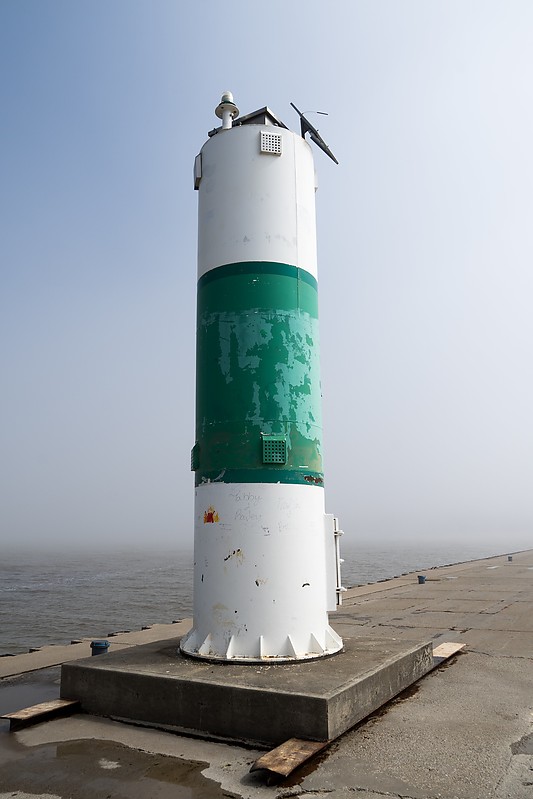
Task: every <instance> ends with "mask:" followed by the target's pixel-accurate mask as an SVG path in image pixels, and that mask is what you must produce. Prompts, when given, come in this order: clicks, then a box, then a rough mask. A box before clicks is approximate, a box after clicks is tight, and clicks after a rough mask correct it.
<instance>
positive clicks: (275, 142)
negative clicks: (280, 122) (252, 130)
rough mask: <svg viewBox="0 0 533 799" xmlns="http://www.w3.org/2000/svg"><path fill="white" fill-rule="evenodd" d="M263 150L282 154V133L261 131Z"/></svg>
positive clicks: (270, 153)
mask: <svg viewBox="0 0 533 799" xmlns="http://www.w3.org/2000/svg"><path fill="white" fill-rule="evenodd" d="M261 152H262V153H268V154H269V155H281V133H267V131H266V130H262V131H261Z"/></svg>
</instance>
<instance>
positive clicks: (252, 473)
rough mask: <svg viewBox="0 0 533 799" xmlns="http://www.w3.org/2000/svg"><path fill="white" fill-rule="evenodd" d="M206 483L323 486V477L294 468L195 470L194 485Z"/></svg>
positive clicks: (316, 473)
mask: <svg viewBox="0 0 533 799" xmlns="http://www.w3.org/2000/svg"><path fill="white" fill-rule="evenodd" d="M208 483H283V484H284V485H308V486H315V487H317V488H323V487H324V477H323V476H322V474H319V473H318V472H308V471H304V470H303V469H302V470H301V471H296V470H295V469H282V470H280V469H226V470H224V472H223V473H221V472H200V471H199V472H196V475H195V486H196V487H198V486H202V485H207V484H208Z"/></svg>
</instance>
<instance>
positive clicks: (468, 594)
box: [0, 551, 533, 799]
mask: <svg viewBox="0 0 533 799" xmlns="http://www.w3.org/2000/svg"><path fill="white" fill-rule="evenodd" d="M425 575H426V582H425V583H424V584H419V583H418V580H417V575H416V574H411V575H404V576H402V577H399V578H395V579H393V580H388V581H386V582H380V583H376V584H373V585H368V586H361V587H358V588H354V589H350V590H349V591H348V592H347V593H346V594H345V595H344V599H345V601H344V604H343V606H342V608H340V609H339V610H338V611H337V613H335V614H333V615H332V624H333V626H334V627H335V628H336V629H337V630H338V632H339V633H340V634H341V635H342V636H343V638H344V639H345V640H348V639H351V640H353V639H357V638H372V639H374V640H375V641H379V640H391V639H396V640H398V641H400V642H401V641H411V640H413V639H419V640H432V641H433V643H434V645H435V646H437V645H438V644H439V643H440V642H442V641H457V642H461V643H466V645H467V646H466V649H465V650H464V651H463V653H461V654H459V655H457V656H456V657H455V658H454V659H453V660H452V661H451V662H449V663H447V664H446V665H444V666H442V667H440V668H437V669H436V670H434V671H432V672H431V673H430V674H428V675H427V676H425V677H424V678H422V679H421V680H420V681H419V682H418V683H416V684H415V686H413V687H412V688H411V689H409V691H408V692H406V694H404V695H401V696H400V697H398V698H397V699H396V700H394V701H393V702H392V703H390V704H389V705H387V706H386V707H385V708H383V709H382V710H381V711H380V712H378V713H377V714H375V715H374V716H371V717H370V718H369V719H367V720H366V721H364V722H362V723H360V724H359V725H357V727H355V728H354V729H352V730H350V731H348V732H346V733H345V734H344V735H343V736H342V737H341V738H339V739H338V740H337V741H335V742H334V744H332V746H331V747H330V748H329V749H327V750H325V753H323V754H322V755H321V756H319V757H318V758H317V760H316V761H313V762H311V763H310V764H308V765H307V766H305V767H304V768H303V769H302V770H301V771H300V772H295V774H294V775H293V776H292V777H291V778H290V779H289V781H288V782H284V783H281V784H279V785H270V786H268V785H265V782H264V779H263V778H262V775H261V773H260V772H256V773H254V774H249V768H250V766H251V764H252V763H253V762H254V761H255V760H256V758H257V757H258V756H259V754H260V752H259V750H255V749H244V748H242V747H239V746H234V745H227V744H222V743H214V742H208V741H201V740H195V739H193V738H187V737H184V736H179V735H173V734H170V733H165V732H161V731H157V730H149V729H142V728H137V727H133V726H130V725H125V724H121V723H118V722H112V721H109V720H107V719H100V718H97V717H94V716H85V715H83V714H81V715H76V716H73V717H71V718H68V719H58V720H55V721H50V722H47V723H44V724H40V725H38V726H36V727H32V728H29V729H26V730H24V731H21V732H18V733H15V734H13V733H12V734H9V733H7V732H5V733H4V731H2V733H1V738H0V740H1V746H0V799H4V797H7V796H9V797H13V796H14V797H17V796H19V797H20V799H22V797H23V796H24V795H26V796H28V795H31V796H40V795H44V794H48V795H49V796H61V797H62V796H72V797H80V799H82V798H83V797H85V796H86V795H87V796H91V797H94V798H95V799H98V797H100V795H102V796H104V795H105V796H109V797H120V796H122V795H123V793H122V791H123V790H124V786H125V785H126V784H127V779H128V775H129V776H130V777H131V779H133V776H135V779H136V781H137V782H139V774H138V772H139V770H141V771H142V769H144V772H143V775H144V776H143V777H142V779H148V777H147V775H151V779H154V775H157V773H159V772H157V769H156V764H159V765H158V768H161V763H162V762H164V763H165V764H166V768H165V769H163V771H161V774H163V773H164V776H161V778H160V781H159V782H158V784H157V788H158V791H157V796H158V797H161V798H163V797H167V796H168V797H170V796H173V797H179V796H182V795H183V796H205V797H208V796H209V797H217V796H220V797H222V796H228V795H230V796H231V795H233V796H242V797H246V799H255V797H264V799H275V798H277V797H289V796H303V797H305V796H306V795H308V796H310V797H314V798H317V799H325V797H330V796H333V797H339V799H348V797H349V799H353V797H354V796H357V797H358V799H359V798H360V799H378V797H383V796H393V797H403V798H404V799H507V798H508V797H511V799H531V797H532V796H533V551H528V552H522V553H516V554H513V559H512V561H509V560H508V558H507V555H505V556H501V557H496V558H489V559H485V560H480V561H475V562H473V563H466V564H459V565H454V566H447V567H442V568H437V569H431V570H427V571H426V572H425ZM181 632H182V630H181V629H180V630H179V633H181ZM176 634H177V629H176V625H168V626H166V625H158V629H157V636H156V631H155V630H154V628H152V629H151V630H145V631H142V632H141V633H137V634H135V635H133V634H131V635H132V639H133V637H134V638H135V640H134V641H133V640H131V642H129V641H120V637H119V636H117V641H116V644H117V649H118V647H119V646H120V647H122V648H125V647H126V646H128V645H134V644H137V643H149V642H150V641H153V640H165V639H171V638H174V637H175V636H176ZM143 636H145V637H143ZM110 640H111V644H112V647H113V646H114V643H113V642H114V640H115V639H114V638H112V639H110ZM80 646H81V645H79V644H76V645H73V646H72V647H46V648H43V650H41V651H40V652H35V653H31V654H29V655H20V656H16V657H12V658H3V659H2V660H1V661H0V666H2V667H4V668H5V669H6V671H7V673H5V672H4V677H5V679H4V680H1V681H0V711H1V712H7V710H12V709H16V708H7V709H5V708H3V707H2V699H3V697H4V696H5V695H7V694H6V691H7V690H9V689H10V688H13V687H16V686H17V685H19V687H22V686H23V684H24V681H26V683H27V681H28V680H30V678H31V675H28V674H27V672H28V671H32V670H33V669H42V668H44V667H46V666H51V665H54V664H56V663H61V662H67V661H68V660H69V659H75V658H77V657H83V656H84V655H83V654H81V651H78V652H75V651H72V652H71V653H70V654H71V656H72V657H69V652H70V650H74V649H75V647H80ZM60 649H61V650H63V651H62V652H61V653H60V652H59V650H60ZM47 650H56V652H55V657H54V656H53V653H48V651H47ZM100 657H106V656H105V655H102V656H100ZM19 658H20V659H23V660H22V661H20V660H19ZM34 658H37V660H34ZM58 658H59V659H58ZM2 661H8V663H7V664H4V663H3V662H2ZM17 662H18V663H19V664H20V666H18V665H17ZM35 663H39V664H41V665H35ZM17 669H18V670H17ZM17 674H18V675H22V676H18V677H17V676H16V675H17ZM35 674H36V675H38V674H39V671H36V672H35ZM55 674H56V676H57V672H55ZM0 675H2V671H0ZM45 698H47V697H45ZM32 700H33V701H38V699H34V695H32ZM31 703H32V702H30V704H31ZM84 747H85V748H84ZM106 747H107V748H106ZM113 747H114V748H113ZM125 747H126V748H125ZM132 750H142V752H140V751H138V752H132ZM123 751H127V752H129V753H130V754H129V757H128V758H124V757H122V758H121V756H119V754H120V753H121V752H123ZM60 752H62V754H63V756H60V754H59V753H60ZM69 753H70V754H71V755H72V757H68V756H67V755H68V754H69ZM106 753H107V755H106ZM110 753H114V754H113V757H112V756H111V754H110ZM117 753H119V754H117ZM83 758H85V760H84V761H83V762H84V763H85V768H82V767H80V763H81V762H82V760H83ZM113 758H114V759H113ZM191 761H192V762H193V763H199V764H202V766H200V767H199V771H200V770H203V775H204V776H203V777H201V776H200V774H199V771H198V776H197V778H195V779H196V780H197V781H198V780H200V779H204V778H205V777H207V778H208V781H206V783H205V785H204V786H203V787H201V786H199V785H198V784H197V783H195V786H196V787H193V788H192V789H190V788H187V791H189V792H184V793H180V791H179V786H180V785H185V784H186V783H185V782H184V781H183V779H182V777H183V770H184V769H185V770H186V771H187V769H188V773H189V778H190V772H191ZM110 763H118V765H116V767H113V768H112V767H111V766H110V765H109V764H110ZM169 764H174V766H175V768H174V771H172V769H171V768H170V765H169ZM180 764H182V768H181V771H180V768H179V766H180ZM113 769H114V770H113ZM128 769H129V771H128ZM171 773H172V774H174V778H173V779H170V778H169V775H170V774H171ZM180 774H181V775H182V777H180V776H179V775H180ZM104 778H105V779H104ZM180 780H181V781H180ZM216 783H220V784H221V787H220V788H218V786H217V785H216ZM190 784H192V783H190ZM147 789H148V786H147V785H145V787H144V791H145V793H144V795H149V794H148V793H146V790H147ZM101 790H104V791H105V793H103V794H101ZM148 790H149V789H148ZM184 790H185V789H184ZM194 790H197V793H194V792H190V791H194ZM129 795H131V796H135V795H137V794H135V793H134V792H132V791H130V793H129Z"/></svg>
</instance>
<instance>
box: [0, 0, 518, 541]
mask: <svg viewBox="0 0 533 799" xmlns="http://www.w3.org/2000/svg"><path fill="white" fill-rule="evenodd" d="M532 86H533V3H531V2H530V0H524V2H519V1H518V0H505V2H504V0H501V1H500V2H491V1H490V0H479V2H477V1H476V0H457V1H454V0H447V1H446V2H440V1H439V0H433V2H429V0H403V2H402V0H388V1H387V0H368V1H367V2H361V1H359V0H350V1H348V0H345V1H344V2H331V0H330V2H327V3H326V2H323V0H321V1H320V2H312V1H311V0H305V2H301V1H300V0H269V2H268V3H259V2H253V0H246V1H243V2H237V1H236V0H228V2H215V0H211V1H209V0H197V2H195V3H189V2H187V3H186V2H179V1H178V0H174V2H170V0H169V1H167V0H128V1H125V2H124V1H122V0H112V2H109V0H91V1H90V2H80V1H78V2H76V1H75V0H1V2H0V103H1V104H0V115H1V116H0V119H1V123H0V133H1V136H0V141H1V149H0V270H1V282H0V358H1V381H2V382H1V392H0V419H1V429H0V514H1V529H0V540H1V541H3V542H4V543H5V542H7V543H12V542H16V543H35V542H38V543H39V544H46V543H48V542H50V543H56V542H58V541H68V542H69V543H73V544H75V543H87V542H91V543H94V544H102V543H110V544H113V545H122V544H124V543H126V542H132V543H135V544H139V543H145V542H154V543H161V544H173V543H174V542H179V543H185V544H192V535H193V534H192V527H193V526H192V519H193V516H192V500H193V475H192V473H191V472H190V470H189V465H190V460H189V459H190V449H191V446H192V445H193V443H194V335H195V292H196V207H197V194H196V193H195V192H194V191H193V186H192V166H193V160H194V156H195V155H196V154H197V152H198V151H199V149H200V147H201V146H202V144H203V142H204V141H205V139H206V138H207V131H208V130H210V129H211V128H212V127H214V126H215V125H216V124H218V121H217V120H216V118H215V116H214V113H213V110H214V108H215V106H216V105H217V103H218V101H219V98H220V94H221V93H222V91H224V90H226V89H229V90H231V91H232V92H233V93H234V96H235V100H236V102H237V104H238V106H239V108H240V109H241V113H242V114H245V113H248V112H250V111H253V110H255V109H256V108H259V107H261V106H263V105H268V106H270V107H271V108H272V110H273V111H274V112H275V113H276V114H277V115H278V116H280V117H281V119H282V120H283V121H284V122H285V123H286V124H287V125H289V126H290V127H292V128H293V129H295V130H297V129H298V120H297V117H296V115H295V113H294V112H293V110H292V109H291V108H290V105H289V103H290V101H293V102H294V103H295V104H296V105H297V106H298V107H299V108H301V109H302V110H304V111H314V110H321V111H322V110H323V111H328V112H329V116H328V117H323V116H316V117H311V119H313V120H314V122H315V124H316V125H317V126H318V127H319V128H320V132H321V133H322V135H323V136H324V138H325V139H326V141H327V142H328V144H329V145H330V146H331V148H332V150H333V152H334V153H335V155H336V156H337V158H338V160H339V162H340V164H339V166H335V164H333V163H332V162H331V161H330V160H329V159H327V158H326V156H324V155H323V154H322V153H321V152H319V151H316V152H315V162H316V165H317V169H318V174H319V192H318V195H317V215H318V236H319V240H318V248H319V281H320V314H321V338H322V350H321V363H322V384H323V395H324V442H325V470H326V501H327V506H328V510H329V511H330V512H333V513H335V514H337V515H338V516H339V517H340V521H341V524H342V527H343V528H344V530H345V531H346V539H345V540H346V541H349V542H350V543H351V544H352V545H356V544H357V540H358V539H365V540H368V539H369V538H371V539H372V540H374V541H376V542H379V541H380V540H385V539H391V538H395V539H397V540H399V541H402V540H412V539H414V538H418V539H422V540H423V541H424V542H432V541H436V540H438V539H439V538H450V539H454V540H457V539H459V540H464V541H468V542H474V541H479V542H484V541H486V540H490V541H497V542H498V543H501V545H502V547H503V548H504V549H505V548H508V549H510V548H512V547H513V546H516V547H518V546H529V545H531V543H532V541H533V537H532V531H533V501H532V494H533V492H532V482H533V425H532V414H533V365H532V340H533V310H532V305H533V277H532V274H533V271H532V266H533V222H532V220H533V103H532V101H531V91H532V89H531V87H532Z"/></svg>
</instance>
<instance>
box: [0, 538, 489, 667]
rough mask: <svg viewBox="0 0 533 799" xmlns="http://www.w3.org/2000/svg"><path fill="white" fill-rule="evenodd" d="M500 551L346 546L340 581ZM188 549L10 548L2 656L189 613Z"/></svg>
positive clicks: (1, 568)
mask: <svg viewBox="0 0 533 799" xmlns="http://www.w3.org/2000/svg"><path fill="white" fill-rule="evenodd" d="M498 554H503V550H502V548H501V547H500V548H499V549H498V548H494V546H492V547H491V546H485V547H484V546H481V545H478V546H462V545H458V544H454V545H449V546H444V545H440V546H437V545H431V546H429V545H425V546H422V545H416V546H414V545H409V546H406V545H402V546H399V545H388V546H383V545H382V546H370V545H368V544H364V545H361V546H359V547H357V548H353V549H350V548H348V547H345V548H344V549H343V552H342V556H343V558H344V559H345V562H344V564H343V572H342V574H343V583H344V585H345V586H352V585H359V584H362V583H368V582H375V581H377V580H381V579H385V578H388V577H394V576H396V575H399V574H401V573H402V572H410V571H417V570H421V569H428V568H430V567H431V566H441V565H445V564H449V563H460V562H464V561H467V560H474V559H477V558H483V557H489V556H490V555H498ZM192 575H193V558H192V552H190V551H186V550H179V549H174V550H165V551H163V550H157V551H150V552H149V551H143V550H139V549H128V550H121V551H105V552H104V551H100V552H91V553H88V552H83V553H82V552H58V551H55V550H54V551H49V552H28V551H24V552H14V551H12V552H8V553H5V552H4V553H3V554H2V557H1V560H0V656H1V655H7V654H18V653H21V652H27V651H28V649H29V648H30V647H38V646H43V645H46V644H64V643H69V642H70V641H71V640H74V639H77V638H85V637H92V638H105V637H106V636H107V635H109V633H111V632H118V631H120V630H139V629H141V627H143V626H146V625H150V624H155V623H163V624H164V623H170V622H172V621H174V620H176V619H181V618H187V617H189V616H191V615H192Z"/></svg>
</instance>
